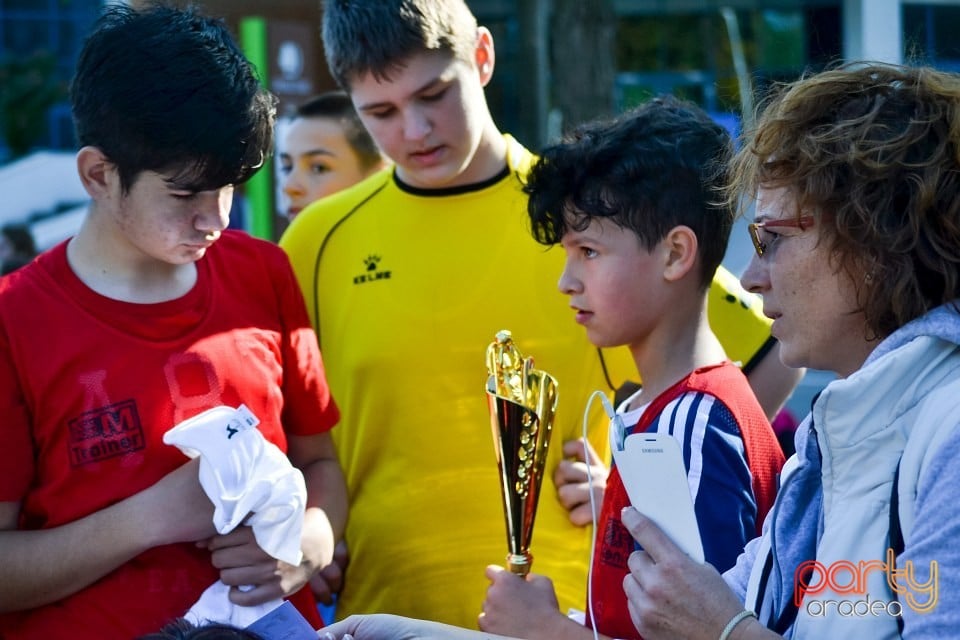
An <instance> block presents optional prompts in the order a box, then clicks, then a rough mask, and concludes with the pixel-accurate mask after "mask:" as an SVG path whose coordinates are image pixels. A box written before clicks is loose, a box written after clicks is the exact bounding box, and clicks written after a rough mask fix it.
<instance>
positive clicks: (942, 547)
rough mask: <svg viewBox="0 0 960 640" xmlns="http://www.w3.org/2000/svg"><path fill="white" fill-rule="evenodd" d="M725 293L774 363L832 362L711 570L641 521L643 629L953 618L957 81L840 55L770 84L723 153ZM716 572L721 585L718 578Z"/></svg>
mask: <svg viewBox="0 0 960 640" xmlns="http://www.w3.org/2000/svg"><path fill="white" fill-rule="evenodd" d="M728 196H729V197H730V198H731V199H739V198H740V197H741V196H746V197H747V198H746V199H747V200H754V201H755V203H756V209H755V221H754V222H753V224H751V225H750V226H749V228H750V234H751V237H752V239H753V243H754V246H755V249H756V255H755V256H754V258H753V260H752V262H751V264H750V266H749V267H748V269H747V271H746V272H745V274H744V275H743V278H742V282H743V284H744V286H745V287H746V288H748V289H750V290H751V291H754V292H757V293H759V294H761V295H762V296H763V305H764V313H765V314H766V315H768V316H769V317H770V318H772V319H773V321H774V323H773V327H772V330H771V331H772V334H773V335H774V336H775V337H776V338H777V339H778V340H779V341H780V354H781V359H782V360H783V362H784V363H785V364H787V365H790V366H794V367H811V368H815V369H825V370H828V371H833V372H834V373H836V374H837V375H838V379H837V380H836V381H834V382H832V383H831V384H829V385H828V386H827V388H826V389H825V390H824V391H823V392H822V393H821V394H820V395H819V396H818V397H817V399H816V400H815V401H814V403H813V408H812V412H811V414H810V415H809V416H808V417H807V419H806V420H805V422H804V423H803V424H802V425H801V426H800V428H799V430H798V432H797V438H796V449H797V456H795V457H794V458H793V459H791V461H789V462H788V463H787V466H786V467H785V468H784V473H783V476H782V479H781V488H780V494H779V496H778V499H777V503H776V504H775V505H774V507H773V509H772V510H771V512H770V516H769V517H768V518H767V522H766V524H765V527H764V534H763V536H762V537H761V538H758V539H756V540H754V541H753V542H751V543H750V544H749V545H748V546H747V548H746V550H745V553H744V554H743V555H742V556H741V557H740V559H739V561H738V563H737V565H736V566H735V567H734V568H733V569H731V570H730V571H728V572H727V573H726V574H724V576H723V577H722V578H721V576H720V575H719V574H717V572H716V571H714V570H713V569H712V568H711V567H709V566H705V565H697V564H695V563H693V562H692V561H691V560H689V559H688V558H686V557H685V556H683V555H682V554H681V553H680V552H679V551H678V550H677V549H676V547H675V546H673V545H672V543H670V542H669V541H668V540H667V539H666V538H665V537H664V536H663V534H662V533H661V532H660V531H659V530H658V529H657V528H656V527H655V526H654V525H653V524H651V523H650V521H648V520H646V519H644V518H643V517H642V516H640V515H639V514H638V513H636V512H635V511H634V510H632V509H628V510H627V512H625V514H624V524H628V528H630V529H631V532H632V533H633V535H634V537H635V538H636V539H637V541H638V542H639V543H640V546H641V547H642V548H643V549H644V550H643V551H638V552H635V553H634V554H633V556H632V557H631V559H630V567H631V571H632V574H631V575H630V576H628V577H627V578H626V579H625V581H624V588H625V590H626V592H627V596H628V599H629V601H630V607H631V617H632V619H633V621H634V624H636V625H637V627H638V629H639V631H640V632H641V633H642V635H643V637H644V638H647V639H648V640H654V639H659V638H688V639H698V638H703V639H705V640H706V639H709V640H714V639H715V638H717V637H720V638H721V639H722V640H727V638H735V639H736V640H746V639H748V638H757V639H760V638H773V637H781V636H782V637H787V638H810V639H822V638H871V639H872V640H875V639H879V638H897V637H900V636H901V635H903V636H905V637H911V638H946V637H952V636H955V635H956V631H955V630H956V629H957V628H958V624H960V546H958V545H957V544H956V540H957V539H958V536H960V499H958V498H960V492H958V487H960V467H958V465H956V464H955V461H956V459H957V457H958V454H960V428H958V425H960V313H958V306H957V300H958V298H960V77H958V76H957V75H954V74H950V73H943V72H939V71H935V70H933V69H929V68H906V67H898V66H888V65H879V64H854V65H848V66H844V67H839V68H836V69H832V70H828V71H825V72H822V73H819V74H816V75H812V76H810V77H807V78H803V79H801V80H799V81H797V82H794V83H792V84H789V85H786V86H784V87H781V88H780V89H779V90H778V92H777V93H776V95H775V96H774V97H773V98H772V99H771V101H769V103H768V104H767V106H766V108H765V109H764V110H763V112H762V115H761V117H760V118H759V120H758V122H757V125H756V128H755V130H754V131H753V133H752V135H751V136H750V137H749V138H748V140H747V142H746V144H744V145H743V147H742V148H741V150H740V152H739V154H738V156H737V157H736V159H735V160H734V163H733V168H732V173H731V179H730V182H729V190H728ZM724 581H725V582H724Z"/></svg>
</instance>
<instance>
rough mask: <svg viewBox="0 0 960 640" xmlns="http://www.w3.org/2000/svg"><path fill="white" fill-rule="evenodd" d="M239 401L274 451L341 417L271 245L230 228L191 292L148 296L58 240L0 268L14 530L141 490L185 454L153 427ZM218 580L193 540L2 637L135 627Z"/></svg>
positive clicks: (4, 473)
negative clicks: (120, 297) (290, 437)
mask: <svg viewBox="0 0 960 640" xmlns="http://www.w3.org/2000/svg"><path fill="white" fill-rule="evenodd" d="M240 404H245V405H246V406H247V407H248V408H249V409H250V410H251V411H252V412H253V413H254V414H255V415H256V416H257V417H258V418H259V419H260V425H259V428H260V430H261V431H262V432H263V434H264V436H265V437H266V438H267V439H268V440H270V441H271V442H274V443H275V444H277V446H279V447H280V448H281V449H282V450H284V451H285V450H286V446H287V440H286V435H285V434H296V435H312V434H317V433H322V432H325V431H327V430H329V429H330V428H331V427H332V426H333V425H334V424H335V423H336V421H337V419H338V417H339V414H338V411H337V407H336V405H335V404H334V402H333V400H332V398H331V397H330V393H329V390H328V388H327V384H326V379H325V377H324V372H323V364H322V361H321V359H320V353H319V349H318V346H317V341H316V337H315V335H314V333H313V330H312V329H311V328H310V323H309V320H308V318H307V314H306V310H305V307H304V303H303V298H302V296H301V294H300V290H299V288H298V286H297V283H296V281H295V279H294V276H293V272H292V270H291V268H290V266H289V262H288V261H287V258H286V256H285V254H284V253H283V252H282V251H281V250H280V249H279V248H277V247H276V246H274V245H272V244H270V243H268V242H265V241H261V240H256V239H253V238H251V237H249V236H247V235H246V234H243V233H239V232H231V231H228V232H226V233H224V235H223V237H222V238H221V239H220V240H219V241H218V242H217V243H216V244H214V245H213V246H212V247H211V248H210V249H208V251H207V254H206V256H205V257H204V258H203V259H202V260H200V261H199V262H198V263H197V283H196V285H195V286H194V287H193V289H192V290H191V291H190V292H189V293H187V294H186V295H185V296H183V297H182V298H179V299H177V300H173V301H169V302H162V303H158V304H132V303H125V302H119V301H116V300H112V299H109V298H105V297H104V296H101V295H99V294H97V293H95V292H94V291H92V290H91V289H89V288H88V287H87V286H86V285H84V284H83V283H82V282H81V281H80V280H79V278H77V276H76V275H75V274H74V273H73V271H72V270H71V269H70V267H69V265H68V263H67V257H66V243H63V244H60V245H58V246H57V247H54V248H53V249H51V250H50V251H48V252H47V253H45V254H43V255H41V256H40V257H38V258H37V259H36V260H35V261H34V262H33V263H32V264H30V265H28V266H27V267H24V268H23V269H21V270H19V271H17V272H14V273H13V274H10V275H9V276H6V277H4V278H2V279H0V415H3V416H4V420H3V422H2V423H0V434H2V439H3V443H4V445H3V446H2V447H0V502H20V503H21V516H20V525H19V528H21V529H31V530H32V529H43V528H50V527H56V526H59V525H63V524H65V523H69V522H72V521H74V520H76V519H79V518H82V517H84V516H86V515H89V514H91V513H93V512H96V511H98V510H101V509H103V508H105V507H107V506H109V505H111V504H114V503H116V502H118V501H120V500H122V499H124V498H126V497H128V496H130V495H132V494H135V493H137V492H139V491H142V490H143V489H145V488H147V487H149V486H151V485H152V484H154V483H155V482H157V481H158V480H159V479H160V478H162V477H163V476H165V475H166V474H167V473H169V472H170V471H172V470H173V469H175V468H176V467H178V466H179V465H181V464H183V463H184V462H185V461H186V458H185V457H184V455H183V454H182V453H180V451H179V450H178V449H176V448H175V447H172V446H167V445H165V444H163V442H162V441H161V437H162V436H163V433H164V432H165V431H167V430H168V429H170V428H171V427H172V426H174V425H175V424H177V423H179V422H181V421H183V420H185V419H187V418H189V417H192V416H194V415H196V414H198V413H201V412H202V411H204V410H206V409H209V408H211V407H215V406H218V405H228V406H233V407H236V406H238V405H240ZM64 552H65V553H82V552H83V550H82V549H70V550H65V551H64ZM0 575H2V572H0ZM217 578H218V572H217V570H216V569H214V567H213V566H211V564H210V559H209V553H208V552H206V551H203V550H200V549H197V548H196V547H195V545H193V544H178V545H170V546H165V547H159V548H154V549H151V550H150V551H148V552H146V553H143V554H141V555H140V556H138V557H137V558H134V559H133V560H131V561H130V562H128V563H126V564H125V565H123V566H122V567H120V568H118V569H117V570H115V571H113V572H112V573H110V574H108V575H106V576H104V577H103V578H101V579H100V580H99V581H97V582H96V583H94V584H92V585H90V586H89V587H87V588H86V589H83V590H81V591H80V592H78V593H76V594H74V595H72V596H69V597H68V598H65V599H64V600H61V601H59V602H56V603H54V604H51V605H48V606H44V607H40V608H37V609H32V610H28V611H23V612H18V613H15V614H8V615H5V616H0V637H4V638H6V637H10V638H18V639H22V640H29V639H33V638H37V639H40V638H44V639H49V638H57V637H70V638H75V639H82V638H91V639H93V638H96V639H104V638H124V639H128V638H132V637H136V636H138V635H142V634H144V633H147V632H151V631H156V630H158V629H159V628H160V627H161V626H162V625H163V624H164V623H166V622H167V621H169V620H170V619H171V618H173V617H175V616H179V615H182V614H183V613H184V612H185V611H186V610H187V609H188V608H189V607H190V606H191V605H192V604H193V603H194V602H196V600H197V599H198V598H199V596H200V594H201V593H202V592H203V590H204V589H206V588H207V587H208V586H210V585H211V584H212V583H213V582H215V581H216V580H217Z"/></svg>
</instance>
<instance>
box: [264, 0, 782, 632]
mask: <svg viewBox="0 0 960 640" xmlns="http://www.w3.org/2000/svg"><path fill="white" fill-rule="evenodd" d="M323 40H324V47H325V50H326V54H327V60H328V63H329V66H330V69H331V71H332V73H333V75H334V77H335V78H336V79H337V80H338V82H340V83H341V85H342V86H343V88H344V89H345V90H346V91H347V92H348V93H349V94H350V96H351V99H352V100H353V103H354V105H355V107H356V108H357V112H358V113H359V115H360V118H361V120H362V121H363V122H364V125H365V126H366V127H367V129H368V131H370V134H371V135H372V137H373V139H374V140H375V141H376V142H377V144H378V146H379V147H380V149H381V150H382V151H383V152H384V153H385V154H386V155H387V156H388V157H390V158H391V159H392V160H393V161H394V163H395V166H394V168H393V169H391V170H388V171H383V172H381V173H378V174H376V175H374V176H371V177H370V178H369V179H367V180H365V181H364V182H362V183H360V184H359V185H356V186H355V187H352V188H350V189H347V190H346V191H343V192H340V193H338V194H336V195H334V196H331V197H329V198H325V199H324V200H322V201H320V202H319V203H317V204H314V205H311V206H310V207H308V208H307V209H306V210H305V211H304V212H302V213H301V214H300V215H299V216H298V217H297V218H296V219H295V220H294V221H293V223H292V224H291V225H290V227H289V228H288V230H287V231H286V232H285V233H284V235H283V237H282V238H281V246H283V248H284V249H285V250H286V251H287V252H288V254H289V255H290V257H291V261H292V263H293V265H294V270H295V271H296V273H297V277H298V279H299V281H300V284H301V287H302V288H303V291H304V295H305V297H306V299H307V301H308V305H307V306H308V310H309V311H310V313H311V314H312V319H313V321H314V326H315V327H316V329H317V333H318V336H319V338H320V340H321V345H322V348H323V351H324V357H325V360H326V363H327V370H328V374H329V378H330V384H331V388H332V389H333V392H334V394H335V395H336V397H337V399H338V402H340V403H341V406H343V407H344V408H345V409H344V428H342V429H338V433H337V435H336V438H337V448H338V452H339V453H340V455H341V459H342V460H343V462H344V469H345V472H346V476H347V483H348V487H349V489H350V496H351V517H350V522H349V524H348V528H347V534H346V541H347V546H348V547H349V550H350V554H351V565H350V566H351V575H352V576H353V577H352V578H351V577H350V576H348V578H347V580H346V586H345V588H344V591H343V592H342V594H341V599H340V601H339V606H338V616H342V615H347V614H349V613H357V612H370V611H391V612H395V613H402V614H405V615H410V616H414V617H421V618H433V619H439V620H443V621H446V622H453V623H456V624H459V625H463V626H468V625H469V626H473V625H474V624H475V622H476V610H477V609H476V608H477V603H478V602H479V601H480V599H481V597H482V594H483V591H484V588H485V581H484V579H483V577H482V575H481V574H480V572H479V571H478V566H477V565H478V563H483V564H486V563H487V562H488V560H487V559H494V560H495V559H499V558H502V557H503V554H504V552H505V545H504V531H503V515H502V508H501V500H500V495H499V490H498V488H497V487H498V481H497V476H496V463H495V460H494V455H493V451H492V443H491V441H490V433H489V428H488V427H487V425H488V424H489V418H488V416H487V414H486V408H485V402H484V390H483V384H482V380H483V377H484V371H485V368H484V356H483V352H484V349H485V347H486V345H487V344H489V343H490V341H491V340H492V339H493V337H494V336H495V334H496V333H497V331H499V330H501V329H509V330H511V331H512V332H513V335H514V336H515V338H516V341H517V345H518V347H519V349H520V350H521V351H522V352H524V353H527V354H530V355H532V356H534V357H535V358H536V360H537V365H538V367H539V368H542V369H544V370H545V371H549V372H550V373H551V374H553V375H554V376H555V377H556V378H557V379H558V380H559V381H560V389H561V391H560V404H559V409H558V413H557V417H556V422H555V425H554V429H555V433H554V436H553V439H554V445H553V446H552V447H551V451H550V457H549V459H548V461H547V467H548V469H549V472H550V473H553V474H554V481H555V484H556V489H557V492H556V496H552V495H549V492H544V495H543V497H542V499H541V500H540V505H539V511H538V514H537V531H536V537H535V539H534V549H533V550H532V551H533V554H534V555H535V556H536V563H537V568H538V570H540V571H543V572H544V573H546V574H549V575H552V576H554V578H555V580H556V584H557V591H558V595H559V598H560V602H561V604H562V605H563V606H564V607H570V606H582V604H583V600H584V593H583V585H584V584H585V583H586V575H587V566H586V565H587V562H586V558H587V556H588V551H587V550H588V548H589V544H590V537H591V534H590V532H589V530H587V529H585V528H582V527H581V526H578V525H584V524H586V523H588V522H589V520H590V517H589V512H587V513H586V515H585V514H584V505H586V504H588V496H589V490H588V488H587V485H586V471H585V469H586V461H587V460H588V458H587V456H586V455H585V451H584V450H585V447H584V445H583V443H581V442H578V440H579V438H580V437H581V415H582V413H583V410H584V407H585V406H586V402H587V398H588V397H589V396H590V394H591V392H592V391H594V390H596V389H606V390H609V389H611V387H616V386H619V385H620V384H621V383H622V382H623V381H624V380H626V379H627V377H628V376H629V375H630V373H631V369H632V365H631V364H630V360H629V353H627V351H626V350H615V351H611V352H604V353H603V354H600V353H599V352H598V350H597V349H596V348H595V347H593V346H592V345H591V344H590V342H589V341H588V340H587V339H586V336H585V335H584V334H583V332H582V331H580V330H579V329H578V328H577V327H576V326H574V325H573V323H571V322H569V316H568V313H569V309H568V308H567V306H566V303H565V301H564V300H563V298H562V296H558V295H556V292H555V291H554V286H555V282H556V277H557V274H558V273H559V272H560V268H561V263H562V257H561V255H560V254H558V253H556V252H547V253H545V252H544V251H543V248H542V247H540V246H539V245H537V243H536V242H535V241H534V240H533V238H532V237H531V236H530V233H529V230H528V228H527V226H528V220H527V216H526V214H525V212H526V196H525V195H524V193H523V192H522V190H521V186H522V184H523V181H524V179H525V177H526V175H527V173H528V171H529V169H530V166H531V165H532V164H533V162H534V160H535V158H534V156H533V154H531V153H530V152H529V151H527V150H526V149H524V148H523V147H522V146H521V145H520V144H519V143H518V142H517V141H516V140H515V139H513V138H512V137H510V136H509V135H504V134H502V133H501V132H500V131H499V130H498V129H497V126H496V124H495V123H494V121H493V118H492V117H491V115H490V111H489V109H488V107H487V103H486V99H485V97H484V93H483V92H484V87H485V86H486V84H487V83H488V82H489V81H490V79H491V77H492V74H493V69H494V61H495V54H494V46H493V39H492V36H491V34H490V31H489V30H487V29H486V28H484V27H482V26H479V25H478V24H477V21H476V19H475V18H474V16H473V15H472V14H471V13H470V10H469V8H468V7H467V5H466V4H465V3H464V2H463V0H386V1H383V2H351V1H347V0H330V1H328V2H326V3H325V6H324V12H323ZM728 276H729V274H728ZM731 279H732V278H728V280H727V282H728V283H729V282H730V280H731ZM734 282H735V281H734ZM711 291H712V292H713V295H714V296H716V299H717V304H713V305H711V313H713V314H719V315H720V316H723V315H726V316H727V317H728V318H729V320H728V321H727V323H726V324H727V326H728V328H729V331H728V334H727V335H729V336H732V339H731V340H729V342H730V343H731V344H733V343H735V345H734V346H730V347H728V353H729V355H730V356H731V358H734V359H736V360H739V361H742V362H744V363H747V362H749V361H751V360H753V359H754V356H757V357H756V358H755V359H756V360H757V361H762V362H761V363H760V364H759V366H758V368H757V369H756V373H757V374H761V375H760V377H761V378H762V379H763V380H765V382H767V383H771V385H770V386H771V387H773V388H775V389H776V391H775V392H774V393H770V394H767V395H766V396H765V397H766V398H767V399H768V401H769V402H770V403H771V405H773V406H779V404H780V402H782V400H783V399H784V398H785V397H786V395H787V394H788V393H789V390H790V389H791V388H792V386H793V384H794V382H795V380H796V379H797V378H796V376H795V374H793V373H792V372H790V373H786V372H785V370H784V369H783V368H782V367H781V366H780V365H779V363H778V362H777V361H776V355H775V354H776V348H773V349H772V350H771V351H770V353H772V354H773V359H772V360H771V359H770V356H769V355H767V352H766V351H764V352H763V353H762V354H759V355H758V353H759V352H761V350H762V347H763V346H764V345H767V344H769V343H768V341H769V338H770V336H769V330H768V323H767V321H766V320H765V319H764V318H763V317H762V315H760V313H759V310H758V308H757V307H756V306H751V304H750V302H749V301H750V300H751V298H750V297H749V296H747V295H746V293H745V292H743V291H742V290H740V289H736V288H735V289H733V290H731V291H730V292H728V291H727V290H725V289H724V287H723V286H722V285H720V284H718V285H716V286H713V287H711ZM727 295H729V298H730V300H732V301H734V302H732V303H731V302H727V301H726V300H725V298H726V296H727ZM741 300H742V301H743V304H742V305H741V302H740V301H741ZM714 317H716V316H714ZM431 355H433V356H439V357H433V358H431V357H430V356H431ZM765 355H766V357H764V356H765ZM764 369H766V370H767V371H766V372H764ZM771 369H772V370H773V373H770V370H771ZM597 409H598V410H597V411H596V413H595V414H594V415H593V416H592V418H593V421H592V424H593V429H592V431H591V438H592V440H593V443H594V445H595V447H597V448H600V449H601V450H602V451H605V450H606V447H605V446H604V445H603V443H604V442H605V435H606V429H605V426H604V425H603V424H602V420H597V418H599V417H601V414H600V412H599V408H597ZM565 457H569V458H572V459H566V460H565V459H564V458H565ZM592 461H593V460H592V459H591V462H592Z"/></svg>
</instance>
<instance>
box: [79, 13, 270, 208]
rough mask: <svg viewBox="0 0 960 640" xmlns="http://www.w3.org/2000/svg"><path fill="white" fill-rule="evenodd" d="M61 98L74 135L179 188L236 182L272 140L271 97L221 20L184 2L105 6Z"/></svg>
mask: <svg viewBox="0 0 960 640" xmlns="http://www.w3.org/2000/svg"><path fill="white" fill-rule="evenodd" d="M70 99H71V104H72V110H73V121H74V126H75V127H76V132H77V139H78V141H79V143H80V145H82V146H87V145H90V146H95V147H97V148H99V149H100V150H101V151H102V152H103V153H104V154H105V155H106V156H107V158H108V159H109V160H110V161H111V162H112V163H113V164H114V165H115V166H116V168H117V171H118V173H119V176H120V183H121V186H122V188H123V190H124V191H125V192H126V191H127V190H129V188H130V186H131V185H132V184H133V181H134V180H135V179H136V178H137V176H138V175H139V174H140V173H141V172H142V171H158V172H164V173H170V174H171V175H170V178H171V180H172V181H174V182H176V183H177V184H178V185H180V186H182V187H183V188H185V189H189V190H192V191H205V190H211V189H218V188H221V187H223V186H226V185H228V184H240V183H242V182H245V181H246V180H247V179H248V178H250V176H252V175H253V174H254V173H255V172H256V170H257V169H258V168H259V167H260V166H261V165H262V164H263V162H264V161H265V160H266V159H267V157H268V155H269V153H270V150H271V148H272V145H273V125H274V118H275V102H276V101H275V99H274V98H273V96H271V95H270V94H269V93H268V92H267V91H266V90H265V89H264V88H263V87H262V86H261V85H260V82H259V80H258V78H257V75H256V73H255V71H254V69H253V67H252V65H251V64H250V63H249V62H248V61H247V60H246V58H244V56H243V54H242V53H241V52H240V49H239V48H238V47H237V44H236V42H235V41H234V40H233V37H232V36H231V35H230V32H229V30H228V29H227V27H226V25H225V24H224V23H223V22H222V21H221V20H216V19H213V18H209V17H204V16H202V15H200V14H199V13H197V11H196V10H195V9H194V8H192V7H188V8H186V9H177V8H174V7H171V6H167V5H164V4H150V5H147V6H145V7H143V8H142V9H135V8H132V7H130V6H127V5H121V4H116V5H111V6H109V7H107V8H106V9H105V10H104V13H103V14H102V15H101V17H100V18H99V19H98V21H97V23H96V24H95V26H94V29H93V32H92V33H91V34H90V35H89V36H88V37H87V39H86V41H85V43H84V46H83V49H82V51H81V53H80V59H79V62H78V64H77V70H76V74H75V75H74V79H73V82H72V84H71V87H70Z"/></svg>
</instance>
